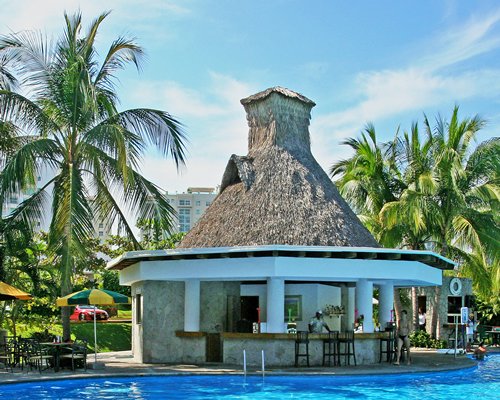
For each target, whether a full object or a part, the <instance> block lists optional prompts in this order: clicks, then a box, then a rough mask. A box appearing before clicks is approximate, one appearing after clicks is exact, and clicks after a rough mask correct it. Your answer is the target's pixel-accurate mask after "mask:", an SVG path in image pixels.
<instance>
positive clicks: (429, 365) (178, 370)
mask: <svg viewBox="0 0 500 400" xmlns="http://www.w3.org/2000/svg"><path fill="white" fill-rule="evenodd" d="M498 351H499V349H491V352H498ZM88 360H89V368H88V370H87V371H85V370H83V369H78V370H76V371H75V372H73V371H71V370H70V369H62V370H60V371H59V372H54V371H53V370H47V371H42V373H39V372H38V371H31V372H28V371H26V370H24V371H21V370H19V369H14V372H10V371H6V370H5V369H3V370H2V371H1V372H0V383H13V382H27V381H33V380H47V379H67V378H91V377H106V376H145V375H179V374H205V375H206V374H243V367H242V366H241V365H224V364H218V363H207V364H202V365H188V364H175V365H174V364H140V363H136V362H134V360H133V358H132V354H131V352H130V351H123V352H114V353H101V354H98V358H97V360H98V363H104V364H105V366H104V368H103V369H92V364H93V361H94V355H93V354H92V355H89V359H88ZM475 365H477V361H476V360H473V359H471V358H469V357H466V356H464V355H460V356H459V355H457V357H456V358H455V357H454V356H453V354H438V353H436V351H435V350H425V349H423V350H420V349H419V350H417V349H415V350H414V351H412V364H411V365H409V366H408V365H399V366H398V365H392V364H389V363H387V362H382V363H381V364H370V365H362V366H356V367H355V366H352V365H351V366H341V367H311V368H307V367H299V368H294V367H290V368H269V369H266V371H265V373H266V374H267V375H273V374H274V375H284V374H299V375H305V374H316V375H319V374H330V375H361V374H369V375H373V374H394V373H412V372H420V373H421V372H437V371H446V370H455V369H462V368H470V367H474V366H475ZM247 373H248V374H259V375H261V374H262V371H261V370H260V368H259V369H255V368H253V369H251V368H248V370H247Z"/></svg>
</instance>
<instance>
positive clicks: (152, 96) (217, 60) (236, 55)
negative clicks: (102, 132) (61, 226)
mask: <svg viewBox="0 0 500 400" xmlns="http://www.w3.org/2000/svg"><path fill="white" fill-rule="evenodd" d="M349 3H351V4H349ZM0 9H1V10H2V12H1V13H0V32H1V33H8V32H9V30H13V31H18V30H24V29H41V30H43V31H45V32H47V34H48V35H57V34H58V33H59V32H61V30H62V26H63V12H64V11H65V10H66V11H67V12H69V13H73V12H74V11H76V10H78V9H80V10H81V11H82V13H83V17H84V23H85V24H86V26H87V25H88V24H89V23H90V21H91V20H92V19H93V18H95V17H96V16H97V15H98V14H99V13H101V12H103V11H106V10H112V12H111V14H110V15H109V17H108V18H107V20H106V21H105V22H104V24H103V25H102V28H101V31H100V36H99V38H98V44H99V45H100V46H102V47H100V49H101V53H104V51H105V48H106V47H107V46H108V45H109V44H110V43H111V41H112V40H113V39H114V38H116V37H117V36H119V35H126V36H130V37H135V38H137V42H138V43H139V44H140V45H142V46H143V47H144V48H145V50H146V52H147V55H148V56H147V60H146V62H145V64H144V66H143V70H142V71H141V72H140V73H139V74H138V73H136V72H135V71H134V69H133V68H132V67H130V69H128V70H127V71H125V72H123V73H121V74H120V75H119V76H120V86H119V93H120V97H121V100H122V108H123V109H125V108H135V107H154V108H159V109H163V110H167V111H169V112H170V113H172V114H173V115H174V116H176V117H177V118H178V119H179V120H180V121H182V122H183V123H184V124H185V126H186V132H187V135H188V137H189V144H188V151H189V154H188V160H187V165H186V168H185V169H183V170H182V171H180V172H179V173H178V172H177V171H176V170H175V167H174V164H173V162H172V161H171V160H162V159H160V158H159V157H158V156H157V155H156V154H154V153H153V152H152V153H150V154H149V155H148V157H147V158H146V159H145V160H144V165H143V168H142V172H143V173H144V175H146V176H147V177H148V178H150V179H151V180H153V181H154V182H155V183H157V184H158V185H159V186H160V187H162V188H163V189H165V190H168V191H169V192H174V193H175V192H176V191H178V192H182V191H185V190H186V189H187V188H188V187H190V186H204V187H205V186H213V187H215V186H216V185H218V184H219V183H220V180H221V177H222V173H223V171H224V168H225V166H226V163H227V161H228V159H229V157H230V156H231V154H233V153H234V154H239V155H244V154H246V153H247V134H248V127H247V124H246V119H245V113H244V110H243V107H242V106H241V104H240V102H239V100H240V99H241V98H244V97H247V96H249V95H251V94H254V93H256V92H259V91H261V90H264V89H266V88H268V87H272V86H284V87H287V88H289V89H292V90H295V91H297V92H300V93H302V94H303V95H305V96H306V97H308V98H310V99H311V100H313V101H314V102H316V104H317V105H316V107H315V108H314V109H313V111H312V120H311V126H310V132H311V140H312V151H313V154H314V155H315V156H316V158H317V160H318V161H319V162H320V164H321V165H322V166H323V168H325V169H328V168H329V166H330V165H331V164H332V163H333V162H334V161H336V160H338V159H340V158H344V157H347V156H349V151H348V148H347V147H345V146H341V145H340V143H341V141H342V140H344V139H346V138H348V137H351V136H357V135H359V134H360V132H361V131H362V129H363V127H364V126H365V125H366V123H368V122H372V123H373V124H374V125H375V128H376V130H377V133H378V135H379V138H380V140H389V139H391V138H392V137H393V135H394V132H395V131H396V129H397V127H398V126H401V129H403V130H405V129H406V130H408V129H410V126H411V123H412V122H415V121H420V123H421V121H422V117H423V114H424V113H425V114H426V115H427V116H428V117H429V118H430V119H431V120H433V119H434V118H435V116H436V115H437V114H438V113H439V114H441V115H443V116H449V115H450V113H451V111H452V108H453V106H454V105H455V104H458V105H459V106H460V116H461V117H472V116H474V115H475V114H479V115H481V116H482V117H483V118H485V119H486V120H487V126H486V128H485V129H484V130H483V131H482V132H481V134H480V135H479V137H478V139H479V141H482V140H485V139H487V138H490V137H493V136H498V128H499V126H500V109H499V103H500V63H499V60H500V3H499V2H498V1H488V0H484V1H451V0H449V1H437V0H433V1H426V0H420V1H418V2H415V1H404V0H400V1H396V0H394V1H383V0H382V1H381V0H378V1H357V2H346V1H340V0H339V1H336V0H322V1H321V0H317V1H312V0H311V1H294V0H289V1H285V0H267V1H262V0H251V1H237V0H232V1H231V0H219V1H215V0H184V1H181V0H179V1H175V0H173V1H160V0H149V1H147V2H140V1H128V0H107V1H105V2H104V1H95V0H87V1H73V0H44V1H38V0H17V1H15V2H14V1H11V0H9V1H6V0H0Z"/></svg>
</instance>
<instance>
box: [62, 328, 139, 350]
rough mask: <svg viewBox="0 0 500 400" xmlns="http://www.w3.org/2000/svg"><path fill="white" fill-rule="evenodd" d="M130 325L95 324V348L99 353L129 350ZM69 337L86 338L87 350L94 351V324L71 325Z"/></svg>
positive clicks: (130, 346) (130, 345)
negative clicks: (87, 342)
mask: <svg viewBox="0 0 500 400" xmlns="http://www.w3.org/2000/svg"><path fill="white" fill-rule="evenodd" d="M131 328H132V325H131V324H130V323H114V322H113V323H109V322H105V323H98V324H97V348H98V351H99V352H107V351H123V350H130V349H131V348H132V344H131ZM71 336H72V337H77V338H86V339H87V340H88V341H89V348H90V349H91V351H94V324H93V323H92V322H86V323H72V324H71Z"/></svg>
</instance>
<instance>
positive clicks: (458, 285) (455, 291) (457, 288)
mask: <svg viewBox="0 0 500 400" xmlns="http://www.w3.org/2000/svg"><path fill="white" fill-rule="evenodd" d="M461 292H462V281H461V280H460V279H458V278H453V279H452V280H451V281H450V293H451V294H452V295H453V296H458V295H459V294H460V293H461Z"/></svg>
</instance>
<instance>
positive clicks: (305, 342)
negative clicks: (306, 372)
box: [295, 331, 309, 367]
mask: <svg viewBox="0 0 500 400" xmlns="http://www.w3.org/2000/svg"><path fill="white" fill-rule="evenodd" d="M301 347H302V348H301ZM299 357H306V361H307V366H308V367H309V332H307V331H297V337H296V338H295V367H298V366H299Z"/></svg>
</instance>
